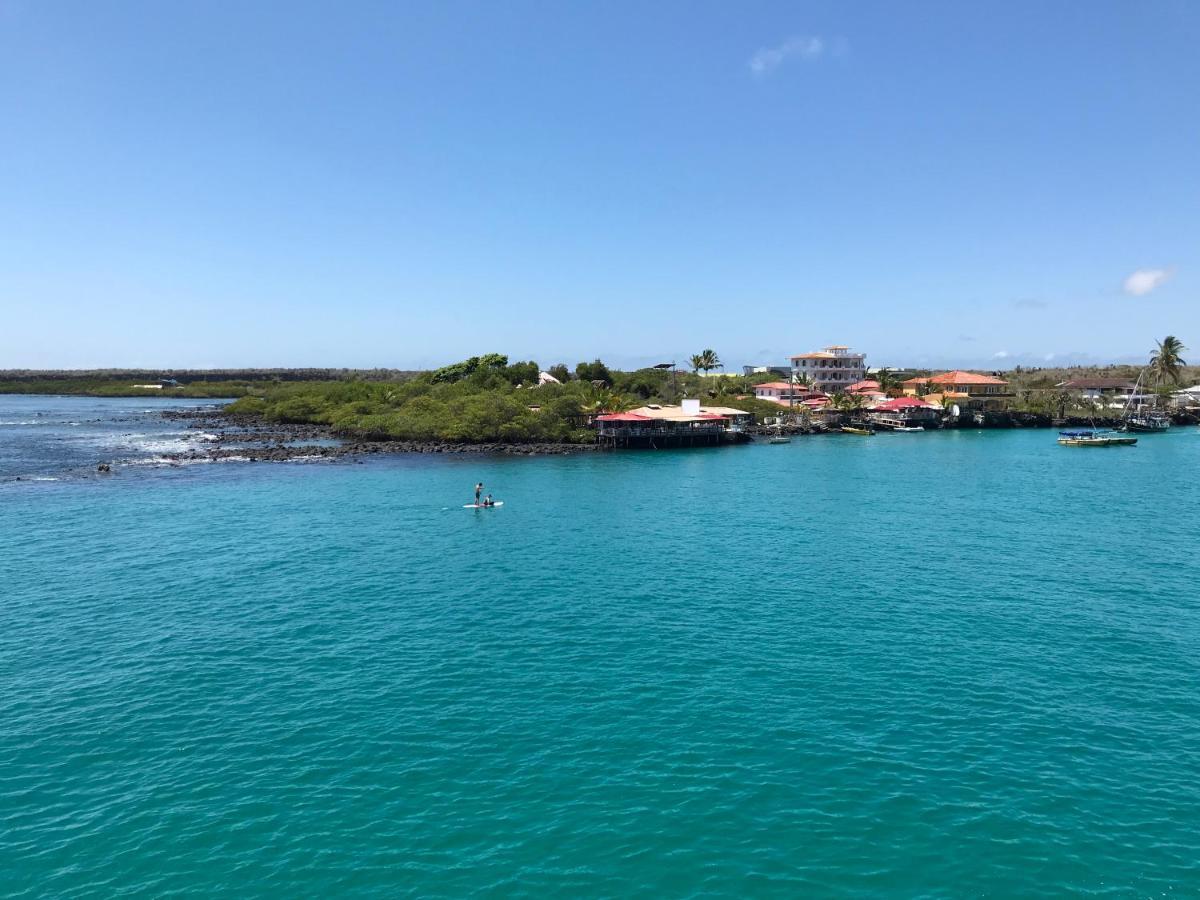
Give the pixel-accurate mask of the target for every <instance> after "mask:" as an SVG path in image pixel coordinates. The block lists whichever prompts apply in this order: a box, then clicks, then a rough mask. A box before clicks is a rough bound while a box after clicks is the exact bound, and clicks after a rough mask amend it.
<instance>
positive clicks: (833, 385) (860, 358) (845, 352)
mask: <svg viewBox="0 0 1200 900" xmlns="http://www.w3.org/2000/svg"><path fill="white" fill-rule="evenodd" d="M791 360H792V374H793V375H794V376H795V377H796V378H803V379H804V380H805V381H806V382H807V383H808V385H809V386H810V387H812V388H813V389H815V390H818V391H821V392H823V393H826V394H836V393H840V392H842V391H844V390H846V388H848V387H850V385H852V384H854V382H856V381H863V380H864V379H865V378H866V376H867V356H866V354H865V353H851V352H850V348H849V347H843V346H842V345H840V344H835V345H834V346H832V347H826V348H825V349H824V350H818V351H816V352H815V353H801V354H799V355H797V356H793V357H791Z"/></svg>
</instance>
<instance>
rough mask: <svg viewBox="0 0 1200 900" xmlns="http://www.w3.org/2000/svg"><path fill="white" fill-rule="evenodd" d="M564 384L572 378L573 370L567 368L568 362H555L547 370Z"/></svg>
mask: <svg viewBox="0 0 1200 900" xmlns="http://www.w3.org/2000/svg"><path fill="white" fill-rule="evenodd" d="M546 371H547V372H549V373H550V374H551V375H553V376H554V377H555V378H557V379H558V380H559V381H561V382H562V383H563V384H566V383H567V382H568V381H570V380H571V370H570V369H568V368H567V364H566V363H555V364H554V365H552V366H551V367H550V368H549V369H547V370H546Z"/></svg>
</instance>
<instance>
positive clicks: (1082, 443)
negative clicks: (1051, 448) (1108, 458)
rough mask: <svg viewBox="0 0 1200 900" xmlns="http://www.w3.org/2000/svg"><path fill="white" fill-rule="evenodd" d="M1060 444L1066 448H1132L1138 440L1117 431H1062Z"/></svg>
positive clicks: (1059, 438)
mask: <svg viewBox="0 0 1200 900" xmlns="http://www.w3.org/2000/svg"><path fill="white" fill-rule="evenodd" d="M1058 442H1059V444H1061V445H1062V446H1064V447H1131V446H1133V445H1134V444H1136V443H1137V442H1138V439H1137V438H1135V437H1127V436H1126V435H1123V434H1119V433H1118V432H1115V431H1096V430H1092V431H1060V432H1059V433H1058Z"/></svg>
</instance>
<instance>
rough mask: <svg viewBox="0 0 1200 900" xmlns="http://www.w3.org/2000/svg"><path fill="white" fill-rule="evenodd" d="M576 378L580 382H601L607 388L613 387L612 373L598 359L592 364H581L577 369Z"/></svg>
mask: <svg viewBox="0 0 1200 900" xmlns="http://www.w3.org/2000/svg"><path fill="white" fill-rule="evenodd" d="M575 376H576V377H577V378H578V379H579V380H580V381H599V382H602V383H603V384H604V385H606V386H611V385H612V383H613V379H612V373H611V372H609V371H608V366H606V365H604V363H602V362H601V361H600V360H598V359H597V360H593V361H592V362H590V363H588V362H581V363H579V365H577V366H576V367H575Z"/></svg>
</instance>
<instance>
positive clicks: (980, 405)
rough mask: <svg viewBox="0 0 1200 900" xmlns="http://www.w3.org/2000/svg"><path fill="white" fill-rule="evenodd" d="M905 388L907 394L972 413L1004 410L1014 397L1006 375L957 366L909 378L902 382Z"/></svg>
mask: <svg viewBox="0 0 1200 900" xmlns="http://www.w3.org/2000/svg"><path fill="white" fill-rule="evenodd" d="M903 387H904V393H905V395H906V396H909V397H916V396H921V397H924V398H925V399H926V400H931V401H934V402H940V403H942V405H943V406H947V405H955V406H958V407H959V408H960V409H962V410H964V411H965V410H970V411H971V412H993V411H995V410H1000V409H1004V408H1005V407H1006V406H1007V405H1008V401H1009V400H1010V399H1012V391H1010V390H1009V389H1008V382H1007V381H1005V380H1004V379H1003V378H997V377H996V376H994V375H978V374H976V373H975V372H963V371H961V370H958V369H956V370H955V371H953V372H943V373H942V374H941V375H934V376H932V377H930V378H910V379H908V380H907V381H905V382H903Z"/></svg>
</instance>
